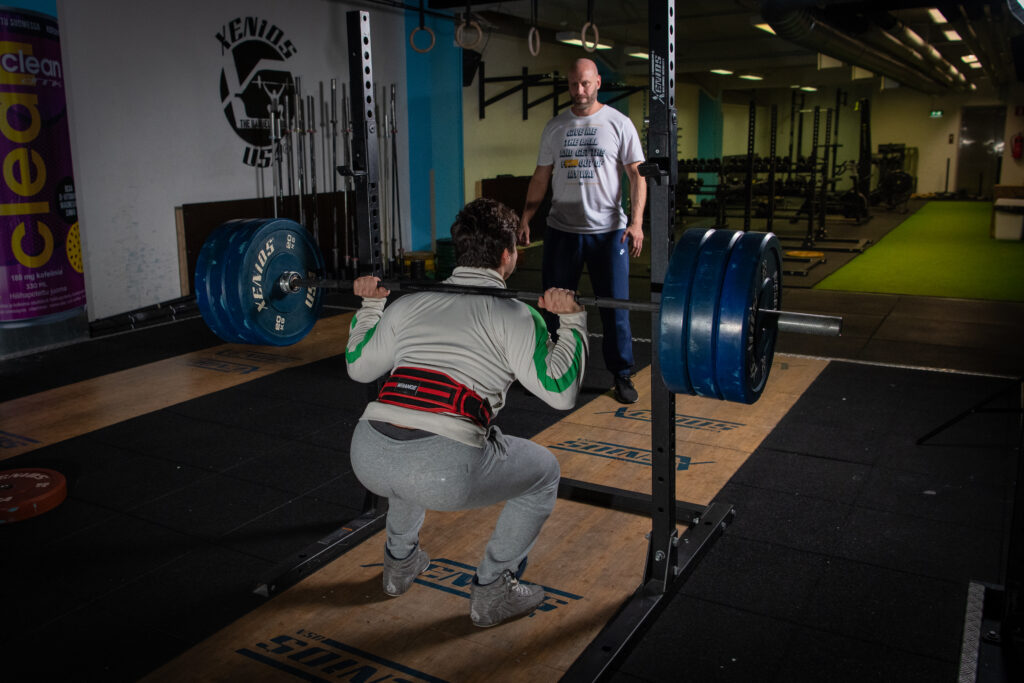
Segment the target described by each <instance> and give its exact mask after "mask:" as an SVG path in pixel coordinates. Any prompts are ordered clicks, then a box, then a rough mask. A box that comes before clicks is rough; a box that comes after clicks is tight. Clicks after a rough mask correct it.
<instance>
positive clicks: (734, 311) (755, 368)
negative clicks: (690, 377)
mask: <svg viewBox="0 0 1024 683" xmlns="http://www.w3.org/2000/svg"><path fill="white" fill-rule="evenodd" d="M781 303H782V253H781V250H780V247H779V240H778V239H777V238H776V237H775V235H773V234H772V233H764V232H748V233H743V236H742V237H741V238H740V240H739V241H738V242H736V243H735V244H734V245H733V247H732V250H731V252H730V254H729V261H728V265H727V266H726V271H725V279H724V280H723V282H722V294H721V299H720V304H719V311H718V336H717V339H716V342H715V343H716V350H715V380H716V384H717V385H718V390H719V392H720V394H721V397H722V398H724V399H725V400H727V401H735V402H737V403H753V402H754V401H756V400H757V399H758V398H760V397H761V392H762V391H763V390H764V387H765V383H766V382H767V381H768V372H769V370H770V369H771V365H772V357H773V355H774V353H775V339H776V337H777V336H778V326H777V325H776V324H775V320H774V319H773V318H769V317H768V316H765V315H763V314H761V313H760V311H762V310H780V309H781Z"/></svg>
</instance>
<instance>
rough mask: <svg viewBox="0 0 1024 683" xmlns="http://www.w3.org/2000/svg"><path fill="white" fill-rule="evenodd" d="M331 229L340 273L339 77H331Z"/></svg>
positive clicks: (336, 272) (336, 273)
mask: <svg viewBox="0 0 1024 683" xmlns="http://www.w3.org/2000/svg"><path fill="white" fill-rule="evenodd" d="M330 174H331V231H332V232H333V234H334V251H333V253H332V256H333V257H334V270H333V271H332V272H333V273H334V274H335V275H339V274H340V272H339V271H340V263H339V262H338V238H339V237H340V235H339V234H338V197H337V195H338V79H336V78H332V79H331V167H330ZM345 256H346V258H345V266H346V267H347V266H348V252H346V253H345Z"/></svg>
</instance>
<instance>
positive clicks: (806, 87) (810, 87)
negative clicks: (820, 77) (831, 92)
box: [800, 85, 818, 92]
mask: <svg viewBox="0 0 1024 683" xmlns="http://www.w3.org/2000/svg"><path fill="white" fill-rule="evenodd" d="M800 89H801V90H803V91H804V92H818V89H817V88H815V87H814V86H813V85H802V86H800Z"/></svg>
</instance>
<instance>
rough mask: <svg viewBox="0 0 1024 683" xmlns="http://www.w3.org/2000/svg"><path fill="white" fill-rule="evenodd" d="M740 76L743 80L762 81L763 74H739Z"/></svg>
mask: <svg viewBox="0 0 1024 683" xmlns="http://www.w3.org/2000/svg"><path fill="white" fill-rule="evenodd" d="M740 78H742V79H743V80H745V81H763V80H764V76H755V75H754V74H740Z"/></svg>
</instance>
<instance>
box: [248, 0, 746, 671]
mask: <svg viewBox="0 0 1024 683" xmlns="http://www.w3.org/2000/svg"><path fill="white" fill-rule="evenodd" d="M648 17H649V20H650V85H649V93H650V110H649V114H650V125H649V129H648V150H647V161H646V162H645V163H644V164H643V165H642V167H641V172H642V173H643V175H644V176H645V177H646V178H647V180H648V189H649V195H648V196H649V199H648V203H647V205H648V207H649V210H650V232H651V244H652V247H653V248H652V249H651V302H652V303H655V304H657V303H660V301H661V290H662V286H663V284H664V278H665V273H666V272H667V270H668V262H669V256H670V255H671V253H672V247H673V244H674V225H675V213H676V211H675V191H676V183H677V181H678V168H677V160H676V157H677V153H676V139H677V138H676V133H677V128H678V124H677V113H676V108H675V75H674V72H675V30H674V29H675V2H674V0H649V6H648ZM346 20H347V38H348V50H349V75H350V78H349V84H350V88H351V89H352V93H351V94H352V96H351V97H350V98H349V101H350V102H351V107H352V112H351V113H352V119H351V120H352V124H353V125H352V167H351V168H350V169H339V172H344V173H345V174H346V175H352V176H353V177H354V179H355V189H356V192H355V205H356V207H355V208H356V220H357V230H358V232H359V233H360V234H361V235H362V236H363V237H365V239H363V238H362V237H361V238H360V240H359V251H360V253H359V258H360V259H361V260H362V262H363V263H364V264H369V273H371V274H374V275H378V276H382V275H383V269H382V261H383V259H382V256H381V236H380V221H379V219H378V218H377V216H378V214H379V211H378V210H377V209H378V206H379V196H378V193H379V189H378V188H379V184H378V178H377V174H378V169H377V165H376V148H375V147H376V144H377V142H376V134H375V130H376V125H377V124H376V121H375V118H374V102H373V100H374V87H373V68H372V58H371V45H370V22H369V13H368V12H366V11H363V10H359V11H350V12H348V13H347V16H346ZM482 80H483V79H482V78H481V83H482ZM361 86H362V87H361ZM481 87H482V86H481ZM556 99H557V95H556ZM651 315H652V318H653V320H652V322H653V324H652V330H653V336H654V338H653V340H652V344H653V346H654V348H655V349H656V348H657V346H658V344H659V343H660V339H659V336H660V331H659V325H658V320H657V316H658V312H657V311H653V312H652V313H651ZM651 356H652V365H651V377H652V381H651V493H650V495H648V494H641V493H637V492H634V491H628V490H624V489H619V488H614V487H608V486H601V485H597V484H592V483H588V482H583V481H578V480H573V479H562V481H561V482H560V484H559V490H558V495H559V497H561V498H565V499H568V500H573V501H577V502H582V503H586V504H590V505H596V506H600V507H605V508H610V509H614V510H619V511H623V512H629V513H633V514H645V515H647V516H649V517H650V518H651V522H652V528H651V533H650V536H649V539H650V542H649V545H648V552H647V558H646V564H645V568H644V574H643V579H642V583H641V584H640V586H639V587H638V588H637V589H636V591H635V592H634V593H633V595H632V596H631V597H630V598H629V599H628V600H627V601H626V602H625V603H624V604H623V605H622V606H621V608H620V609H619V611H618V612H617V613H616V614H615V615H614V616H613V617H612V618H611V620H610V621H609V622H608V624H606V626H605V627H604V629H603V630H602V631H601V632H600V633H599V634H598V635H597V637H596V638H595V639H594V640H593V641H592V642H591V644H590V645H589V646H588V647H587V648H586V649H585V650H584V651H583V652H582V653H581V654H580V656H579V657H578V658H577V659H576V661H575V662H574V663H573V664H572V665H571V666H570V667H569V669H568V670H567V671H566V673H565V676H564V678H563V680H566V681H592V680H596V679H597V678H598V677H600V676H601V675H602V674H603V673H604V672H605V671H607V670H608V667H609V666H610V665H611V664H612V662H613V661H614V660H615V659H616V658H617V657H618V656H619V655H620V654H621V653H622V652H623V651H624V649H625V648H626V646H627V645H628V644H629V643H630V642H632V640H633V639H634V638H635V637H636V636H637V635H638V634H639V633H640V631H641V629H642V628H643V627H644V625H645V624H647V623H649V621H650V620H651V619H652V618H653V617H654V616H655V615H656V614H658V613H659V612H660V610H661V609H662V608H664V606H665V605H666V604H667V602H668V599H670V598H671V597H672V596H673V595H674V594H675V593H676V592H677V591H678V589H679V588H680V586H681V585H682V583H683V582H684V581H685V580H686V578H687V577H688V576H689V574H690V573H691V572H692V570H693V569H694V567H695V566H696V564H697V562H698V561H699V560H700V559H701V557H703V555H704V554H705V553H706V552H707V550H708V549H709V548H710V546H711V544H712V543H713V541H714V540H716V539H717V538H718V537H719V536H720V535H721V534H722V532H723V531H724V529H725V527H726V525H727V524H728V523H729V522H730V521H731V520H732V517H733V515H734V514H735V511H734V509H733V506H732V505H730V504H727V503H721V502H717V501H716V502H712V503H711V504H710V505H700V504H695V503H688V502H683V501H678V500H676V474H675V473H676V421H675V420H676V408H675V406H676V402H675V395H674V394H672V393H671V392H670V391H669V390H668V388H667V386H666V385H665V383H664V381H662V380H661V379H660V378H661V376H662V373H661V368H660V360H659V354H658V353H652V354H651ZM373 388H374V387H372V386H371V393H372V395H373V396H375V395H376V392H373V391H372V389H373ZM386 512H387V504H386V501H382V500H380V499H378V498H376V497H375V496H373V495H370V494H368V495H367V496H366V499H365V501H364V506H363V512H362V514H361V515H360V516H359V517H358V518H357V519H355V520H352V521H351V522H349V523H348V524H347V525H345V526H343V527H342V528H340V529H338V530H337V531H335V532H333V533H331V534H329V535H328V536H326V537H325V538H322V539H320V540H319V541H317V542H316V543H314V544H312V545H311V546H309V547H307V548H305V549H303V550H302V551H301V552H300V553H298V554H297V555H296V557H295V560H294V561H291V562H285V563H283V564H280V565H278V566H277V567H275V568H274V569H273V570H271V572H269V574H268V575H267V576H268V578H266V579H265V580H262V581H260V582H258V584H257V586H256V588H255V589H254V592H256V593H257V594H259V595H263V596H265V597H269V596H271V595H274V594H277V593H279V592H281V591H283V590H284V589H286V588H288V587H289V586H291V585H294V584H295V583H298V582H299V581H300V580H301V579H303V578H305V577H306V576H308V575H310V574H312V573H313V572H314V571H316V570H317V569H319V568H321V567H323V566H324V565H326V564H328V563H329V562H331V561H333V560H334V559H336V558H338V557H339V556H341V555H342V554H344V553H345V552H347V551H348V550H350V549H352V548H353V547H355V546H356V545H358V544H359V543H361V542H362V541H364V540H366V539H367V538H369V537H370V536H372V535H373V534H375V533H377V532H378V531H380V530H381V529H383V528H384V522H385V516H386ZM680 524H682V525H685V526H687V527H688V528H687V529H686V531H685V532H683V533H682V534H681V535H680V534H679V531H678V529H677V526H678V525H680Z"/></svg>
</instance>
